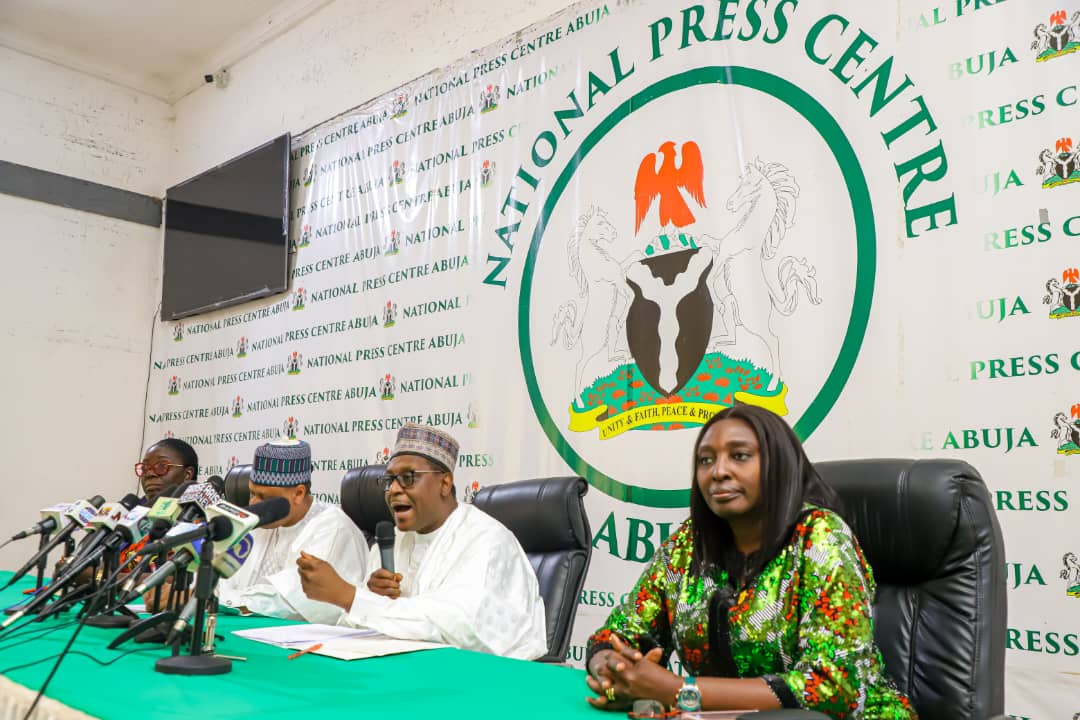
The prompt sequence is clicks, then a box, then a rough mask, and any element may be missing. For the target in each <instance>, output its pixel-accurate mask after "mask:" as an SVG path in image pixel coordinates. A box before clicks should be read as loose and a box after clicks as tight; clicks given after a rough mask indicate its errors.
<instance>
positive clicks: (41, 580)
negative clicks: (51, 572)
mask: <svg viewBox="0 0 1080 720" xmlns="http://www.w3.org/2000/svg"><path fill="white" fill-rule="evenodd" d="M51 538H52V533H51V532H43V533H41V539H40V540H39V541H38V552H41V551H42V550H44V549H45V546H46V545H48V544H49V540H50V539H51ZM48 564H49V556H48V553H46V554H44V555H42V556H41V559H40V560H38V563H37V582H35V583H34V590H33V593H29V594H34V593H36V592H37V591H38V590H40V589H41V586H42V585H44V584H45V568H46V567H47V566H48Z"/></svg>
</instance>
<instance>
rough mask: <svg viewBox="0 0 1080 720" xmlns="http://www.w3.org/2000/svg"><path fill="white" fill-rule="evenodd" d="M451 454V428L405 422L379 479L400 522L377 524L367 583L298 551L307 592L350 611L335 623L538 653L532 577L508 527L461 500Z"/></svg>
mask: <svg viewBox="0 0 1080 720" xmlns="http://www.w3.org/2000/svg"><path fill="white" fill-rule="evenodd" d="M457 456H458V443H457V441H456V440H454V438H452V437H451V436H450V435H448V434H447V433H445V432H443V431H441V430H439V429H437V428H433V427H427V426H422V425H416V424H412V423H409V424H406V425H405V426H404V427H403V428H401V430H400V431H399V432H398V436H397V441H396V443H395V445H394V454H393V455H392V456H391V459H390V464H389V465H387V468H386V472H387V474H386V476H385V477H384V478H383V491H384V492H385V493H386V502H387V504H389V506H390V509H391V510H392V511H393V513H394V525H395V526H396V529H391V528H387V529H388V530H391V532H392V534H387V535H384V534H383V532H380V530H382V528H377V529H376V534H377V536H379V544H378V545H376V546H375V547H373V548H372V551H371V556H370V558H369V559H368V564H369V565H370V567H371V569H370V570H369V572H368V576H367V577H366V578H365V583H364V584H363V585H360V584H359V583H356V582H354V581H351V580H347V579H346V578H343V577H341V576H340V575H339V574H338V573H337V572H335V569H337V566H336V565H334V563H333V562H326V561H325V558H320V556H318V553H304V554H301V557H300V559H299V560H298V561H297V566H298V570H299V574H300V577H301V578H302V581H303V586H304V591H305V592H306V593H307V595H308V597H309V598H312V599H316V600H324V601H326V602H329V603H334V604H335V605H337V606H338V607H339V608H341V609H342V610H345V611H348V614H347V615H346V616H344V617H343V618H342V622H341V624H346V625H352V626H355V627H365V628H371V629H372V630H377V631H379V632H381V633H383V634H384V635H388V636H390V637H396V638H402V639H406V640H427V641H432V642H441V643H446V644H448V645H454V646H456V647H459V648H464V649H466V650H476V651H479V652H487V653H492V654H495V655H502V656H505V657H512V658H519V659H522V660H532V659H535V658H538V657H540V656H542V655H544V654H545V653H546V652H547V632H546V630H545V625H544V601H543V599H541V597H540V589H539V585H538V583H537V580H536V574H535V573H534V572H533V569H532V565H530V564H529V559H528V558H527V557H526V556H525V552H524V551H523V550H522V549H521V545H520V544H518V541H517V538H515V537H514V534H513V533H511V532H510V531H509V530H508V529H507V528H506V526H504V525H503V524H502V523H500V522H499V521H498V520H496V519H495V518H493V517H491V516H490V515H488V514H486V513H484V512H483V511H482V510H479V509H477V508H476V507H474V506H472V505H467V504H459V503H458V501H457V497H456V496H455V492H454V466H455V465H456V463H457ZM391 540H393V541H394V544H393V547H392V548H391V547H390V541H391ZM383 545H385V546H386V547H380V546H383ZM381 553H385V556H386V558H387V561H389V560H390V559H391V558H392V559H393V565H394V567H393V568H388V567H386V565H387V564H389V563H388V562H383V561H381V560H380V557H381ZM313 556H314V557H313ZM249 562H250V561H249ZM358 585H360V586H359V587H358Z"/></svg>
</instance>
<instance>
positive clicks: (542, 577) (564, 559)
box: [473, 477, 592, 662]
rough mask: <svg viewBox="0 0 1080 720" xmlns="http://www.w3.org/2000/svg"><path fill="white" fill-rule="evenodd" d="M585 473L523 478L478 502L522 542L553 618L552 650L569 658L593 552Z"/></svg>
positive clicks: (560, 658)
mask: <svg viewBox="0 0 1080 720" xmlns="http://www.w3.org/2000/svg"><path fill="white" fill-rule="evenodd" d="M588 489H589V486H588V484H587V483H586V482H585V480H583V479H582V478H579V477H554V478H541V479H538V480H522V481H520V482H511V483H504V484H502V485H492V486H489V487H486V488H483V489H482V490H480V491H479V492H478V493H476V497H475V498H474V499H473V505H475V506H476V507H477V508H479V509H481V510H483V511H484V512H486V513H487V514H488V515H491V516H492V517H493V518H495V519H496V520H498V521H499V522H501V523H502V524H503V525H505V526H506V527H507V528H509V530H510V532H512V533H514V536H515V537H516V538H517V539H518V542H519V543H521V547H522V548H523V549H524V550H525V554H526V555H527V556H528V558H529V562H530V563H532V566H533V570H534V571H535V572H536V578H537V580H538V581H539V584H540V596H541V597H542V598H543V599H544V608H545V610H546V613H547V615H546V619H547V637H548V654H547V655H545V656H544V657H542V658H540V661H541V662H564V661H565V659H566V651H567V650H568V649H569V647H570V630H571V628H573V626H574V617H575V616H576V615H577V608H578V598H579V597H580V596H581V588H582V587H583V586H584V585H585V573H586V571H587V570H588V569H589V559H590V557H591V556H592V533H591V532H590V531H589V518H588V517H587V516H586V514H585V504H584V502H583V500H582V498H583V497H584V495H585V493H586V492H587V491H588Z"/></svg>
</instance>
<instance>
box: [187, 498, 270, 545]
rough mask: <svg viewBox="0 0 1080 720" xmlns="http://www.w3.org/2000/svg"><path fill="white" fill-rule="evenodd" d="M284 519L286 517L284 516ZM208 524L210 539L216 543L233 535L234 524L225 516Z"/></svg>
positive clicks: (219, 516)
mask: <svg viewBox="0 0 1080 720" xmlns="http://www.w3.org/2000/svg"><path fill="white" fill-rule="evenodd" d="M282 499H284V498H282ZM285 502H286V504H288V501H287V500H286V501H285ZM285 512H286V514H288V510H286V511H285ZM282 517H284V515H283V516H282ZM270 522H273V520H271V521H270ZM206 524H207V525H208V526H209V530H210V534H209V536H208V537H209V539H210V540H213V541H214V542H217V541H218V540H224V539H225V538H227V537H229V535H231V534H232V523H231V522H229V518H227V517H225V516H223V515H218V516H217V517H215V518H212V519H211V520H210V521H209V522H208V523H206Z"/></svg>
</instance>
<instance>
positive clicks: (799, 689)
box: [586, 405, 917, 720]
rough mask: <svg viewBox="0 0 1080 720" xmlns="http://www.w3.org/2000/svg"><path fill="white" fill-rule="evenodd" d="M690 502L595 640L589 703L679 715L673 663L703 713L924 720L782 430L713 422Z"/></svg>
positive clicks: (759, 421)
mask: <svg viewBox="0 0 1080 720" xmlns="http://www.w3.org/2000/svg"><path fill="white" fill-rule="evenodd" d="M690 494H691V499H690V517H689V519H687V520H686V522H684V523H683V525H682V526H681V527H680V528H679V529H678V530H676V531H675V533H674V534H673V535H672V536H671V537H670V538H668V539H667V540H666V541H665V542H664V544H663V545H662V546H661V548H660V549H659V550H658V551H657V553H656V555H655V556H654V557H653V559H652V561H651V563H650V564H649V566H648V567H647V568H646V569H645V572H644V573H642V575H641V578H640V579H639V580H638V582H637V584H636V585H635V586H634V589H633V591H632V592H631V593H630V594H629V595H628V596H627V597H628V599H627V600H626V602H625V603H623V604H622V605H621V606H620V607H617V608H615V610H614V611H613V612H612V613H611V616H610V617H609V618H608V620H607V622H606V623H604V625H603V627H602V628H601V629H600V630H599V631H598V632H596V633H595V634H594V635H593V636H592V637H591V638H590V639H589V650H588V655H587V660H586V662H587V666H588V669H589V675H588V683H589V687H590V689H592V690H593V692H595V693H596V694H597V695H598V697H595V698H589V702H590V703H592V704H593V705H594V706H595V707H598V708H604V709H620V710H624V709H626V708H627V707H628V706H629V704H630V703H631V702H632V701H633V700H635V699H645V698H647V699H652V700H657V701H659V702H662V703H664V704H665V705H673V704H674V703H675V697H676V694H677V693H678V692H679V690H680V688H682V687H683V682H684V681H683V679H682V678H681V677H679V676H678V675H675V674H674V673H672V672H669V671H668V670H666V669H665V667H664V666H665V665H666V663H667V658H668V656H669V655H670V654H671V652H672V651H675V652H676V653H677V654H678V656H679V659H680V661H681V662H682V665H683V669H684V671H685V672H686V673H687V674H689V675H691V676H694V677H696V683H697V686H698V688H699V689H700V692H701V701H702V709H704V710H725V709H734V710H743V709H746V710H767V709H776V708H806V709H809V710H816V711H818V712H821V713H824V714H826V715H829V716H830V717H835V718H854V719H860V720H916V719H917V715H916V713H915V710H914V709H913V708H912V706H911V702H910V701H909V700H908V699H907V698H906V697H905V696H904V695H903V694H902V693H900V691H899V690H898V689H897V688H896V685H895V684H894V683H893V681H892V679H891V678H889V677H888V675H887V674H886V672H885V668H884V664H883V662H882V659H881V653H880V652H879V650H878V648H877V647H876V646H875V644H874V632H873V622H872V619H871V604H872V601H873V597H874V579H873V575H872V573H871V570H870V567H869V566H868V565H867V563H866V560H865V558H864V557H863V554H862V550H861V549H860V548H859V545H858V543H857V542H856V540H855V537H854V535H853V534H852V532H851V529H850V528H849V527H848V526H847V524H846V523H844V521H843V519H842V518H841V517H840V516H839V515H838V514H837V513H836V512H835V510H834V508H836V507H838V501H837V499H836V496H835V494H834V493H833V492H832V491H831V490H830V489H829V488H828V487H827V486H826V485H825V484H824V483H823V482H822V481H821V479H820V478H819V477H818V475H817V473H816V471H815V470H814V469H813V466H812V465H811V464H810V461H809V460H808V459H807V457H806V453H805V452H804V451H803V449H802V445H801V444H800V443H799V440H798V438H797V437H795V434H794V433H793V432H792V431H791V428H789V427H788V425H787V423H785V422H784V421H783V420H782V419H781V418H780V417H778V416H777V415H775V414H773V413H771V412H769V411H767V410H763V409H761V408H757V407H753V406H749V405H736V406H735V407H732V408H728V409H726V410H724V411H722V412H720V413H718V414H717V415H716V416H715V417H713V418H712V419H711V420H710V421H709V422H708V423H707V424H706V425H705V426H704V427H703V428H702V430H701V433H700V434H699V435H698V439H697V442H696V444H695V451H694V480H693V484H692V486H691V493H690ZM611 698H614V699H611Z"/></svg>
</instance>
